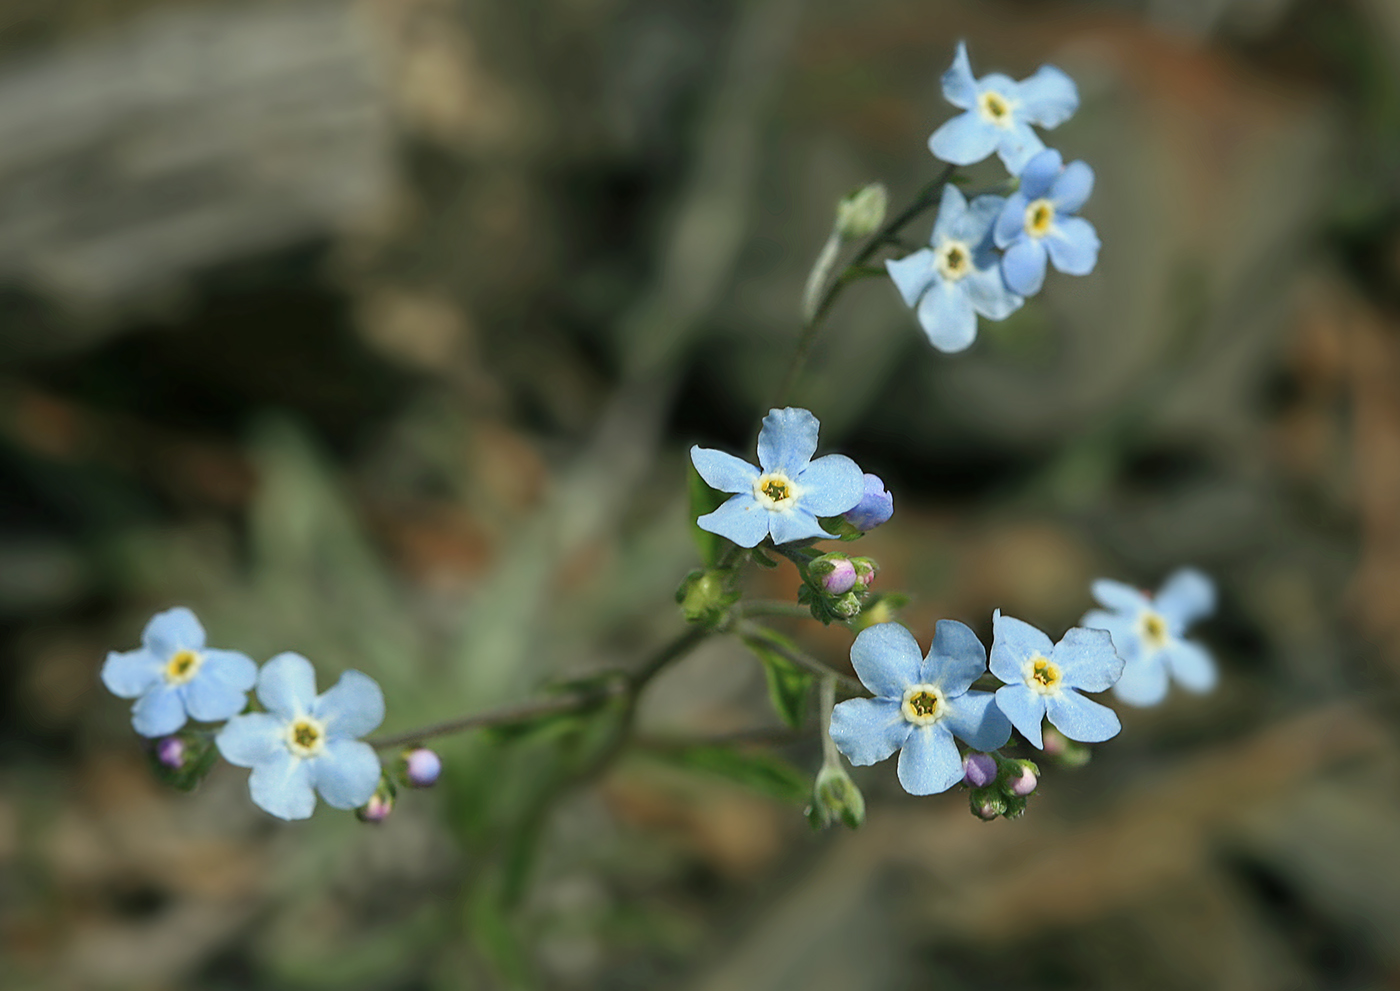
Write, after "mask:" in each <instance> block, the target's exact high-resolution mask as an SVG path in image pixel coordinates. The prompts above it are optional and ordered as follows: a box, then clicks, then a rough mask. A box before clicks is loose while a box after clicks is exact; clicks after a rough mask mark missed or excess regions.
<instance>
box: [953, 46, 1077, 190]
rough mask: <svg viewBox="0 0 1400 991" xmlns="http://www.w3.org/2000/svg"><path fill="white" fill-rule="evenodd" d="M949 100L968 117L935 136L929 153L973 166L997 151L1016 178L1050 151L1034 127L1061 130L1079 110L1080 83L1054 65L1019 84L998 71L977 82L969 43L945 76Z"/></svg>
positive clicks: (955, 119) (962, 48)
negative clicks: (1044, 150)
mask: <svg viewBox="0 0 1400 991" xmlns="http://www.w3.org/2000/svg"><path fill="white" fill-rule="evenodd" d="M943 96H944V98H945V99H946V100H947V101H948V102H949V103H951V104H952V105H953V106H955V107H959V108H961V109H962V110H965V111H966V113H963V114H959V115H958V116H957V117H954V118H953V119H952V120H950V121H947V122H946V123H944V124H943V126H941V127H940V128H939V129H938V130H936V131H934V132H933V135H932V136H931V137H930V138H929V139H928V147H929V151H931V152H933V154H934V155H935V156H937V157H938V158H941V159H942V160H943V161H945V162H951V163H952V164H954V165H972V164H973V163H974V162H980V161H982V159H984V158H986V157H987V156H988V155H990V154H991V153H992V152H993V151H995V152H996V153H997V154H998V155H1000V156H1001V160H1002V161H1003V162H1004V163H1006V168H1007V171H1009V172H1010V173H1011V174H1012V175H1016V174H1019V173H1020V171H1021V169H1022V168H1023V167H1024V166H1025V164H1026V162H1028V161H1030V158H1031V156H1032V155H1034V154H1035V153H1036V152H1038V151H1040V149H1042V148H1044V147H1045V145H1044V143H1043V142H1042V141H1041V140H1040V137H1039V136H1038V135H1037V134H1036V133H1035V131H1034V130H1032V129H1031V125H1032V124H1039V125H1040V126H1041V127H1055V126H1057V125H1059V124H1061V123H1063V122H1064V121H1066V120H1068V119H1069V118H1070V117H1071V116H1072V115H1073V114H1074V111H1075V110H1076V109H1078V107H1079V90H1078V89H1077V88H1076V87H1075V85H1074V80H1072V79H1070V77H1069V76H1067V75H1065V74H1064V73H1063V72H1061V71H1060V70H1059V69H1057V68H1055V67H1054V66H1053V65H1042V66H1041V67H1040V68H1039V69H1037V70H1036V72H1035V75H1033V76H1031V77H1029V78H1027V79H1023V80H1021V81H1020V82H1019V83H1018V82H1016V80H1014V79H1012V78H1011V77H1010V76H1003V75H1002V74H1001V73H998V72H993V73H990V74H988V75H985V76H983V77H982V78H981V79H974V78H973V77H972V64H971V63H970V62H969V61H968V57H967V45H965V44H964V43H963V42H958V53H957V55H956V56H954V58H953V66H952V68H950V69H949V70H948V71H947V72H945V73H944V74H943Z"/></svg>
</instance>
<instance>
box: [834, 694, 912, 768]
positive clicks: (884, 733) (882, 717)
mask: <svg viewBox="0 0 1400 991" xmlns="http://www.w3.org/2000/svg"><path fill="white" fill-rule="evenodd" d="M912 728H913V727H911V726H910V725H909V723H908V722H906V721H905V719H904V716H903V715H902V714H901V712H900V703H899V702H896V701H894V700H892V699H847V700H846V701H845V702H842V703H840V704H839V705H837V706H836V708H834V709H832V710H831V739H832V740H833V741H835V743H836V749H838V750H840V751H841V752H842V753H843V754H845V755H846V759H847V760H848V761H850V762H851V763H852V764H854V765H856V766H857V767H864V766H866V765H867V764H876V763H879V762H880V761H882V760H884V759H885V758H886V757H888V756H889V755H890V754H892V753H894V752H895V751H896V750H898V749H899V748H900V747H902V746H904V741H905V740H907V739H908V738H909V731H910V730H911V729H912Z"/></svg>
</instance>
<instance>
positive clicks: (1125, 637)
mask: <svg viewBox="0 0 1400 991" xmlns="http://www.w3.org/2000/svg"><path fill="white" fill-rule="evenodd" d="M1079 625H1080V626H1082V627H1084V628H1085V629H1088V630H1106V631H1108V635H1109V636H1111V637H1112V638H1113V649H1114V650H1116V651H1117V652H1118V656H1119V657H1121V658H1122V659H1123V660H1125V661H1131V660H1132V659H1133V658H1134V657H1136V656H1137V655H1138V653H1139V652H1140V651H1141V650H1142V638H1141V637H1140V636H1138V632H1137V616H1136V614H1124V613H1120V612H1108V611H1106V610H1103V609H1090V610H1089V611H1088V612H1086V613H1085V614H1084V618H1083V619H1081V620H1080V621H1079Z"/></svg>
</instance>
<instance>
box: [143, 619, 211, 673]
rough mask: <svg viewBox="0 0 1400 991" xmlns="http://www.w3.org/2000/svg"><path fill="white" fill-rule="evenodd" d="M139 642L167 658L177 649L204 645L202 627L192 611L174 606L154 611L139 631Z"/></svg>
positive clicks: (192, 648)
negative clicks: (157, 611) (144, 626)
mask: <svg viewBox="0 0 1400 991" xmlns="http://www.w3.org/2000/svg"><path fill="white" fill-rule="evenodd" d="M141 643H142V645H143V646H144V647H145V648H146V649H147V650H149V651H150V652H151V653H152V654H154V655H155V656H156V657H158V658H160V659H161V660H163V661H165V660H169V659H170V655H171V654H173V653H175V652H176V651H177V650H198V649H199V648H201V647H203V646H204V627H203V626H200V625H199V620H198V619H196V618H195V615H194V613H192V612H190V611H189V610H188V609H186V608H185V607H184V606H176V607H175V608H174V609H167V610H166V611H165V612H160V613H156V614H155V615H154V616H152V617H151V621H150V622H149V623H147V624H146V628H145V629H144V630H142V631H141Z"/></svg>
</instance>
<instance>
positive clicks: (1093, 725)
mask: <svg viewBox="0 0 1400 991" xmlns="http://www.w3.org/2000/svg"><path fill="white" fill-rule="evenodd" d="M1122 673H1123V661H1122V659H1121V658H1120V657H1119V656H1118V655H1117V654H1115V653H1114V652H1113V641H1112V640H1111V639H1110V638H1109V637H1107V636H1106V635H1105V634H1104V632H1103V630H1084V629H1080V628H1078V627H1075V628H1074V629H1072V630H1070V631H1069V632H1068V633H1066V634H1065V635H1064V639H1062V640H1061V641H1060V642H1059V643H1057V644H1053V645H1052V644H1051V643H1050V638H1049V637H1047V636H1046V635H1045V634H1044V633H1041V632H1040V631H1039V630H1037V629H1036V628H1035V627H1034V626H1031V625H1030V624H1029V623H1023V622H1021V620H1019V619H1012V618H1011V617H1010V616H1003V615H1002V614H1001V610H997V611H996V612H995V613H994V614H993V618H992V674H994V675H996V676H997V677H998V678H1000V679H1001V680H1002V681H1004V682H1006V684H1005V685H1004V686H1003V687H1001V688H998V689H997V695H996V698H997V706H998V707H1000V709H1001V711H1002V712H1004V713H1006V715H1007V716H1008V717H1009V718H1010V720H1011V723H1012V725H1013V726H1015V727H1016V729H1017V730H1019V731H1020V733H1021V735H1022V736H1024V737H1025V738H1026V739H1027V740H1029V741H1030V742H1031V743H1032V744H1033V745H1034V746H1036V747H1037V748H1042V749H1043V746H1044V744H1043V742H1042V740H1041V734H1040V724H1041V721H1042V720H1043V719H1045V717H1046V716H1047V715H1048V716H1049V717H1050V724H1051V725H1052V726H1054V727H1055V728H1056V729H1057V730H1059V731H1060V732H1061V733H1063V734H1064V735H1065V736H1067V737H1069V738H1070V739H1071V740H1079V741H1080V742H1082V743H1099V742H1100V741H1103V740H1107V739H1108V738H1109V737H1112V736H1116V735H1117V734H1118V731H1119V730H1120V729H1122V726H1121V724H1120V723H1119V722H1118V716H1117V714H1116V713H1115V712H1114V711H1113V710H1112V709H1110V708H1108V707H1107V706H1102V705H1099V703H1097V702H1091V701H1089V700H1088V699H1086V698H1085V697H1084V696H1083V695H1080V694H1079V691H1086V692H1101V691H1103V690H1104V689H1106V688H1108V687H1109V686H1110V685H1112V684H1113V683H1114V682H1115V681H1117V680H1118V677H1119V675H1121V674H1122ZM1076 689H1078V691H1076Z"/></svg>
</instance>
